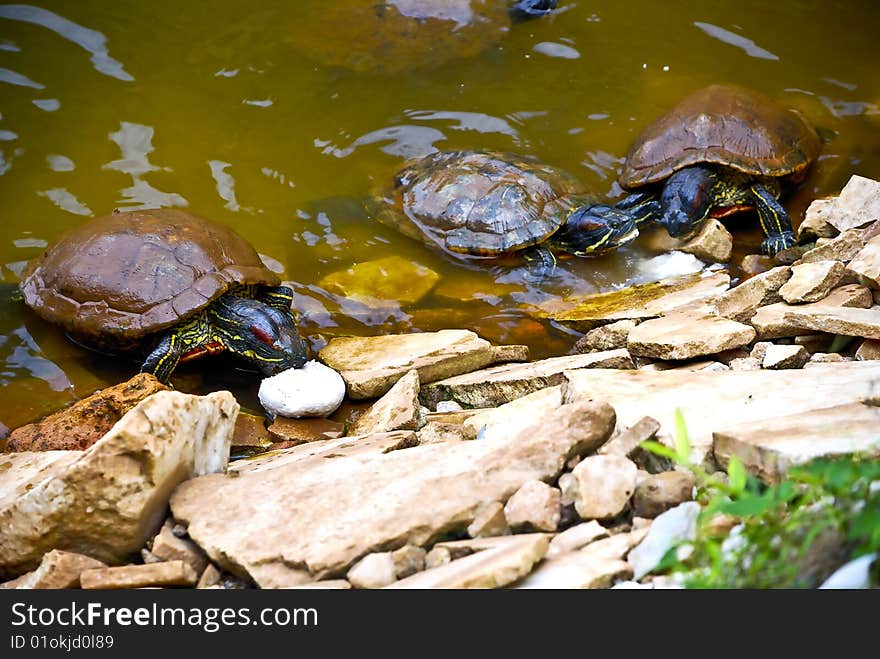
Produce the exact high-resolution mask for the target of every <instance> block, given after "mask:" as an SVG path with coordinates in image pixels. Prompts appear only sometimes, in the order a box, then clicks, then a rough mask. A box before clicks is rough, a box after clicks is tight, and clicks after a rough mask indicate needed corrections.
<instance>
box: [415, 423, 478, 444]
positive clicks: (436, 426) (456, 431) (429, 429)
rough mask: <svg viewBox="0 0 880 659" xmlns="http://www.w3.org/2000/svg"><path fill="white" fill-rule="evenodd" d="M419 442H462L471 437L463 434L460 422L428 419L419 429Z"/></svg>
mask: <svg viewBox="0 0 880 659" xmlns="http://www.w3.org/2000/svg"><path fill="white" fill-rule="evenodd" d="M418 434H419V444H437V443H441V442H463V441H464V440H466V439H472V438H471V437H466V436H465V430H464V426H463V425H462V424H460V423H441V422H439V421H429V422H428V423H426V424H425V425H424V426H422V427H421V428H420V429H419V433H418Z"/></svg>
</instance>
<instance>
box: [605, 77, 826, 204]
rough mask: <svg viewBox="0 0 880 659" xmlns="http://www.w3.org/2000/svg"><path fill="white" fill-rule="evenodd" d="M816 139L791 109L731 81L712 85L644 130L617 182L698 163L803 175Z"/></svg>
mask: <svg viewBox="0 0 880 659" xmlns="http://www.w3.org/2000/svg"><path fill="white" fill-rule="evenodd" d="M820 148H821V140H820V139H819V136H818V135H817V134H816V131H815V130H814V129H813V128H812V126H810V125H809V124H808V123H807V122H806V121H805V120H804V118H803V117H802V116H801V115H800V113H798V112H797V111H796V110H793V109H788V108H786V107H783V106H782V105H780V104H779V103H777V102H776V101H774V100H772V99H770V98H769V97H767V96H765V95H763V94H761V93H759V92H756V91H753V90H751V89H746V88H744V87H739V86H736V85H712V86H710V87H706V88H704V89H701V90H699V91H697V92H694V93H693V94H691V95H690V96H687V97H686V98H685V99H683V100H682V101H681V102H680V103H679V104H678V105H676V106H675V107H674V108H673V109H672V110H671V111H670V112H668V113H667V114H665V115H663V116H662V117H660V118H659V119H657V120H656V121H655V122H654V123H652V124H650V125H649V126H648V127H647V128H645V129H644V130H643V131H642V133H641V134H640V135H639V137H638V138H637V139H636V140H635V142H634V143H633V145H632V147H631V148H630V152H629V155H627V157H626V162H625V164H624V167H623V172H622V173H621V175H620V184H621V185H623V186H624V187H626V188H637V187H639V186H642V185H647V184H649V183H655V182H657V181H661V180H663V179H665V178H667V177H668V176H671V175H672V174H674V173H675V172H676V171H678V170H679V169H682V168H684V167H688V166H690V165H696V164H699V163H713V164H717V165H725V166H727V167H731V168H733V169H736V170H739V171H741V172H744V173H746V174H750V175H753V176H764V177H783V176H789V175H792V176H796V175H798V174H800V173H802V172H803V171H804V170H805V169H806V167H807V166H809V165H810V164H811V163H812V162H813V161H814V160H815V159H816V157H817V156H818V155H819V150H820Z"/></svg>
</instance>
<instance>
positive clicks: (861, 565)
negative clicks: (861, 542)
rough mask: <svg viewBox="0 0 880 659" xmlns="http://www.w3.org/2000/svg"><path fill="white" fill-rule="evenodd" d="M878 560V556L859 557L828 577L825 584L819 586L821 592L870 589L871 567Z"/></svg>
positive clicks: (866, 555)
mask: <svg viewBox="0 0 880 659" xmlns="http://www.w3.org/2000/svg"><path fill="white" fill-rule="evenodd" d="M876 560H877V555H876V554H865V555H864V556H859V557H858V558H857V559H855V560H852V561H850V562H849V563H847V564H846V565H842V566H840V567H839V568H837V570H835V572H834V574H832V575H831V576H830V577H828V578H827V579H826V580H825V582H824V583H823V584H822V585H821V586H819V590H823V589H825V590H829V589H833V588H845V589H848V590H851V589H854V588H870V587H871V574H870V570H871V565H873V564H874V561H876Z"/></svg>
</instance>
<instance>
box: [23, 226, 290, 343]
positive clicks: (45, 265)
mask: <svg viewBox="0 0 880 659" xmlns="http://www.w3.org/2000/svg"><path fill="white" fill-rule="evenodd" d="M279 283H280V282H279V279H278V276H277V275H276V274H275V273H273V272H272V271H271V270H269V269H267V268H266V266H265V265H263V262H262V261H261V260H260V256H259V255H258V254H257V252H256V250H254V248H253V247H252V246H251V244H250V243H248V242H247V241H246V240H245V239H244V238H242V237H241V236H240V235H238V234H237V233H236V232H235V231H233V230H232V229H230V228H229V227H226V226H223V225H222V224H217V223H216V222H212V221H210V220H206V219H204V218H201V217H197V216H195V215H192V214H191V213H188V212H185V211H181V210H175V209H161V210H147V211H129V212H120V213H114V214H112V215H107V216H105V217H99V218H96V219H94V220H91V221H89V222H87V223H85V224H83V225H81V226H79V227H76V228H75V229H72V230H71V231H68V232H67V233H66V234H64V235H63V236H62V237H61V238H60V239H59V240H58V242H56V243H55V244H54V245H52V246H51V247H49V248H48V249H47V250H46V251H45V252H44V253H43V254H42V255H41V256H39V257H37V258H35V259H33V260H32V261H31V262H30V263H28V265H27V267H26V268H25V270H24V272H23V273H22V280H21V283H20V289H21V292H22V295H23V296H24V301H25V303H26V304H27V305H28V306H30V307H31V308H33V309H34V310H35V311H36V312H37V313H38V314H39V315H40V316H41V317H43V318H44V319H45V320H48V321H50V322H53V323H56V324H58V325H61V326H62V327H64V328H65V330H67V331H68V332H69V333H70V334H71V335H72V336H74V337H75V338H77V339H79V340H81V341H84V342H86V343H88V344H91V345H94V346H96V347H100V348H107V349H122V348H129V347H131V346H133V345H134V344H136V343H138V342H139V340H140V339H142V338H143V337H144V336H146V335H148V334H152V333H154V332H158V331H160V330H164V329H166V328H168V327H171V326H172V325H175V324H176V323H178V322H179V321H181V320H183V319H185V318H187V317H189V316H191V315H193V314H195V313H197V312H198V311H200V310H202V309H204V308H205V307H207V306H208V305H209V304H210V303H211V302H212V301H213V300H215V299H217V298H218V297H219V296H221V295H222V294H223V293H225V292H226V291H228V290H229V289H230V288H231V287H234V286H237V285H251V284H265V285H270V286H275V285H278V284H279Z"/></svg>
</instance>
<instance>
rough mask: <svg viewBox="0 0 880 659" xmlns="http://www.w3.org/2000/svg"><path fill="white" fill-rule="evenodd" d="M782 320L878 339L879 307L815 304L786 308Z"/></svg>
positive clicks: (879, 335)
mask: <svg viewBox="0 0 880 659" xmlns="http://www.w3.org/2000/svg"><path fill="white" fill-rule="evenodd" d="M782 320H783V322H786V323H789V324H790V325H792V326H795V327H800V328H802V329H805V330H818V331H819V332H828V333H829V334H844V335H846V336H861V337H864V338H866V339H880V307H872V308H870V309H857V308H854V307H832V306H821V305H816V306H814V307H810V308H809V309H804V308H801V307H792V308H791V309H786V311H785V315H784V316H783V318H782Z"/></svg>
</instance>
